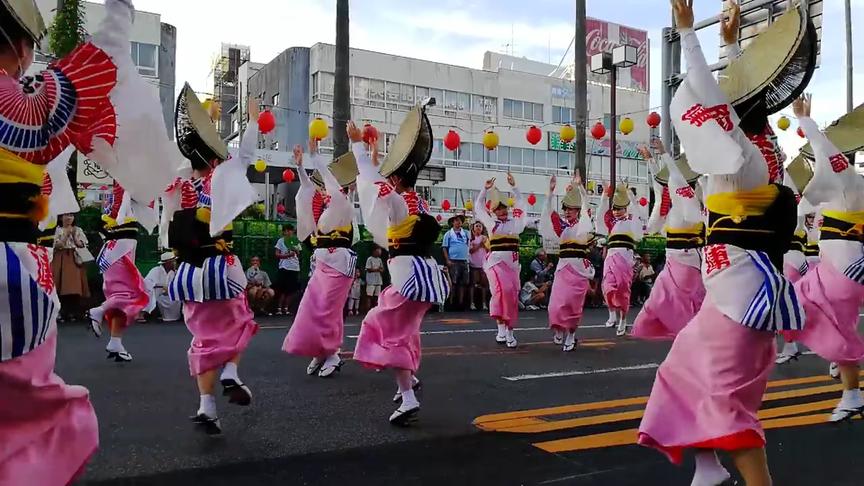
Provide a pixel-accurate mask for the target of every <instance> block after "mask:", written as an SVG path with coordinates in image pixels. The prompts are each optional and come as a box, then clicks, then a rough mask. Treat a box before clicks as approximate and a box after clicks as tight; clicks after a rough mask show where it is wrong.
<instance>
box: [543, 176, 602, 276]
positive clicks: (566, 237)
mask: <svg viewBox="0 0 864 486" xmlns="http://www.w3.org/2000/svg"><path fill="white" fill-rule="evenodd" d="M579 192H580V193H581V195H582V201H583V202H582V204H584V205H587V202H588V192H587V191H586V190H585V188H584V187H581V186H580V187H579ZM554 199H555V198H553V197H552V194H548V195H547V197H546V205H545V206H544V207H543V213H542V215H541V216H540V227H539V230H540V234H541V235H542V236H543V238H548V239H550V240H558V242H559V244H564V243H577V244H580V245H588V244H589V243H591V240H593V239H594V224H593V223H592V221H591V216H589V215H588V211H587V209H583V210H582V211H580V213H579V219H578V220H576V221H568V220H566V219H564V218H562V217H561V215H560V214H558V212H557V211H555V209H554V208H553V207H552V201H553V200H554ZM568 266H569V267H571V268H572V269H573V270H575V271H576V272H577V273H578V274H579V275H581V276H583V277H585V278H587V279H588V280H591V279H593V278H594V265H592V264H591V261H590V260H589V259H587V258H563V257H562V258H559V259H558V266H557V267H556V269H555V272H556V273H557V272H558V271H560V270H561V269H563V268H565V267H568Z"/></svg>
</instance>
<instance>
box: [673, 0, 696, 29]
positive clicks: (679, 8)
mask: <svg viewBox="0 0 864 486" xmlns="http://www.w3.org/2000/svg"><path fill="white" fill-rule="evenodd" d="M672 13H673V14H674V15H675V27H676V28H677V29H678V30H684V29H692V28H693V0H673V1H672Z"/></svg>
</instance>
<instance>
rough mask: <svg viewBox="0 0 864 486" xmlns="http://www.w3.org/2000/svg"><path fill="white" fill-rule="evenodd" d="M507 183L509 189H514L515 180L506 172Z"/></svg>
mask: <svg viewBox="0 0 864 486" xmlns="http://www.w3.org/2000/svg"><path fill="white" fill-rule="evenodd" d="M507 183H508V184H510V187H516V178H515V177H513V174H511V173H510V171H509V170H508V171H507Z"/></svg>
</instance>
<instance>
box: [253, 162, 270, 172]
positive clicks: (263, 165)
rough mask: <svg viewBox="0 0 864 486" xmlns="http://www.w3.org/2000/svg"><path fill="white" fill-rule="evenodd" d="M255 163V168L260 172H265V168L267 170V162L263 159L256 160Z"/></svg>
mask: <svg viewBox="0 0 864 486" xmlns="http://www.w3.org/2000/svg"><path fill="white" fill-rule="evenodd" d="M254 165H255V170H257V171H258V172H264V171H265V170H267V162H264V161H263V160H261V159H258V160H256V161H255V164H254Z"/></svg>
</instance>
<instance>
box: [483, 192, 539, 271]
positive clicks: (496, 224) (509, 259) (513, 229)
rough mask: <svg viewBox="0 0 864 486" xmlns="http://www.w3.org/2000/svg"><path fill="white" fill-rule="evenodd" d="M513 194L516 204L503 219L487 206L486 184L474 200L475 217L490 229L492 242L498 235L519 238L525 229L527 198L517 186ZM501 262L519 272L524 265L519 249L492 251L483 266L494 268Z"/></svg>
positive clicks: (499, 236)
mask: <svg viewBox="0 0 864 486" xmlns="http://www.w3.org/2000/svg"><path fill="white" fill-rule="evenodd" d="M513 194H514V195H515V196H516V198H515V200H516V204H515V205H514V207H513V210H512V211H511V214H510V215H509V216H508V217H507V218H506V219H503V220H502V219H498V218H497V217H495V215H494V213H492V211H491V210H490V209H488V208H487V207H486V187H485V186H484V187H483V189H481V190H480V194H478V195H477V200H476V201H474V217H475V218H477V221H480V222H481V223H483V225H484V226H486V230H487V231H489V240H490V242H492V243H494V240H495V238H496V237H498V238H502V237H505V238H516V239H518V238H519V235H521V234H522V231H524V230H525V225H526V224H527V223H528V221H527V218H526V217H525V198H524V197H523V196H522V193H521V192H520V191H519V188H517V187H514V188H513ZM499 263H503V264H505V265H507V266H509V267H511V268H513V269H514V270H516V272H517V273H518V272H519V271H520V270H521V268H522V265H520V264H519V252H518V251H490V252H489V254H488V255H486V263H485V264H484V265H483V268H484V269H488V268H492V267H494V266H495V265H498V264H499Z"/></svg>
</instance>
